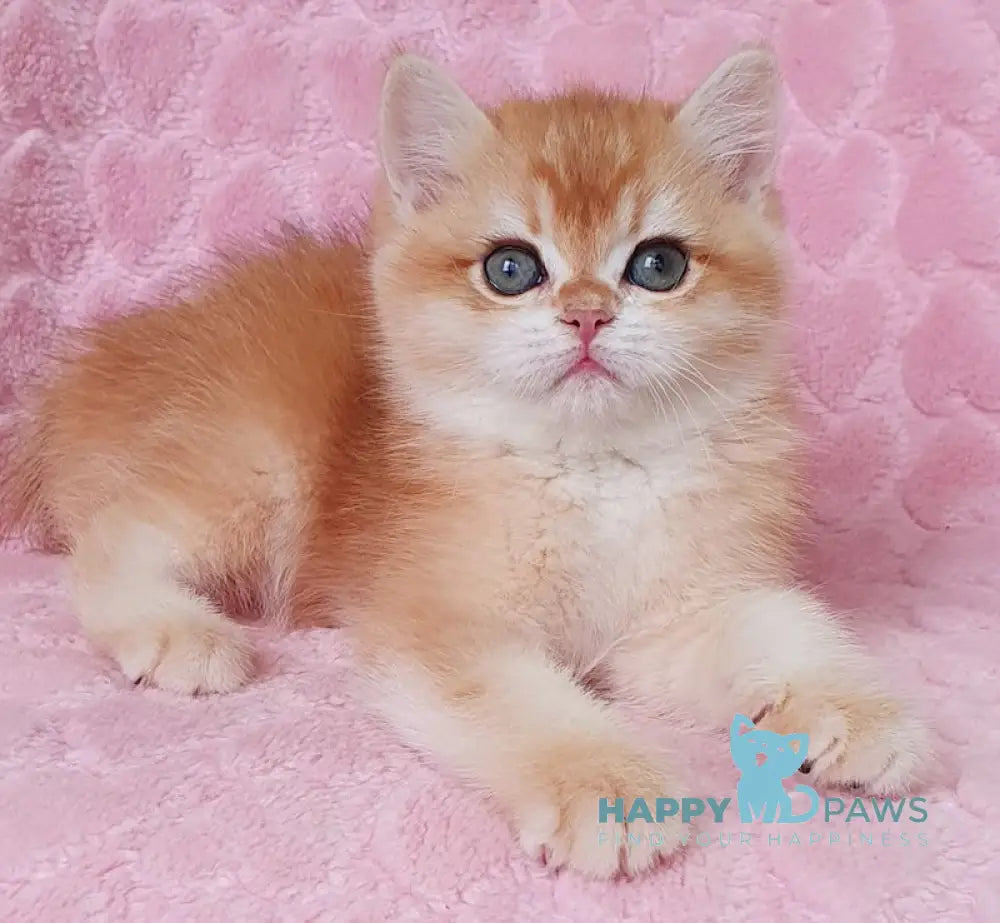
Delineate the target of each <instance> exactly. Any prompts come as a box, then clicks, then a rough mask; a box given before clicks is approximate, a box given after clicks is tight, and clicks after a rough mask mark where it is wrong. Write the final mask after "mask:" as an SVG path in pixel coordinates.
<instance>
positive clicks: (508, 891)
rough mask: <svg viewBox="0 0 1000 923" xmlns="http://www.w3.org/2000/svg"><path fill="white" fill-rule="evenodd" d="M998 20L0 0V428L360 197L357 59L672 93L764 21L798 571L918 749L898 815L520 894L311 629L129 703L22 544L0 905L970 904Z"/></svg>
mask: <svg viewBox="0 0 1000 923" xmlns="http://www.w3.org/2000/svg"><path fill="white" fill-rule="evenodd" d="M998 29H1000V6H998V5H997V4H996V3H991V2H989V0H949V2H948V3H942V2H940V0H906V2H902V0H850V2H847V0H845V2H841V3H837V4H833V3H828V2H820V0H784V2H781V0H734V2H731V3H726V2H722V0H683V2H680V0H632V2H629V0H505V2H504V3H502V4H501V3H496V2H489V0H467V2H451V3H448V2H444V0H437V2H432V3H430V4H427V3H417V2H414V0H354V2H352V0H256V2H251V0H177V2H170V0H75V2H72V3H69V2H66V0H5V2H3V3H2V4H0V413H2V414H9V411H10V408H11V407H13V406H14V404H15V402H16V401H17V400H18V398H19V397H20V395H21V393H22V391H23V388H24V383H25V381H26V379H27V377H28V376H29V375H30V372H31V370H32V369H33V368H35V367H36V365H37V363H38V361H39V358H40V357H41V356H42V355H43V353H44V351H45V349H46V347H47V345H48V344H49V343H50V342H51V340H52V338H53V336H55V335H56V334H57V332H58V330H59V328H60V327H62V326H64V325H72V324H79V323H81V322H86V321H90V320H93V319H95V318H98V317H101V316H104V315H106V314H108V313H109V312H116V311H120V310H123V309H124V308H125V307H126V306H127V305H128V304H130V303H134V302H135V301H136V300H138V299H143V298H148V297H153V296H155V295H156V293H157V292H159V291H161V290H162V289H163V288H164V287H165V286H166V285H167V284H168V283H169V282H170V281H171V280H172V279H173V278H174V277H175V276H176V275H177V274H178V273H180V272H183V271H184V270H185V269H188V268H191V267H203V266H206V265H209V264H210V262H211V258H212V256H211V255H212V253H213V252H214V251H216V250H218V249H219V248H226V249H228V248H230V247H231V242H232V241H237V242H238V241H239V240H241V239H255V238H257V237H258V236H259V235H260V234H261V233H262V232H267V231H270V230H273V229H275V228H276V227H277V226H278V224H279V223H280V222H281V221H290V222H293V223H297V224H304V225H308V226H316V227H323V226H329V225H331V224H335V223H336V222H338V221H340V220H342V219H344V218H345V217H347V216H350V215H353V214H356V213H359V212H360V211H361V210H363V208H364V203H365V196H366V190H367V189H368V188H369V183H370V181H371V179H372V176H373V174H374V170H375V161H374V157H373V150H372V130H373V125H374V114H375V110H374V102H375V98H376V91H377V77H378V59H379V56H380V55H382V54H383V53H384V52H385V51H386V49H387V48H388V47H389V46H390V45H391V44H392V43H393V42H397V41H403V42H405V43H406V44H407V45H408V46H409V47H410V48H414V49H418V50H423V51H426V52H428V53H430V54H432V55H433V56H434V57H436V58H437V59H438V60H440V61H442V62H443V63H445V64H448V65H450V66H451V67H452V68H453V69H454V71H455V72H457V74H458V75H459V76H460V77H462V78H463V79H464V80H465V82H466V83H467V85H468V86H469V87H470V89H471V90H473V91H474V92H475V93H477V94H478V95H479V96H480V98H482V99H484V100H487V101H488V100H491V99H494V98H496V97H497V96H498V95H500V94H501V93H503V91H504V89H505V88H507V87H515V88H520V89H524V88H531V89H544V88H549V87H557V86H561V85H563V84H564V82H565V81H566V80H568V79H572V78H585V79H587V80H590V81H593V82H596V83H599V84H617V85H620V86H623V87H625V88H626V89H629V90H639V89H641V88H643V87H645V88H646V90H647V91H649V92H652V93H656V94H664V95H666V94H671V93H675V92H681V91H683V90H685V89H687V88H689V87H690V86H691V85H692V84H693V82H694V81H695V80H696V79H697V77H699V76H700V75H701V74H702V73H704V71H705V69H706V68H708V67H710V66H711V65H713V64H714V63H715V62H716V61H717V60H718V59H719V58H720V57H721V56H722V55H723V54H724V53H726V52H727V51H728V50H729V49H731V48H732V47H733V46H734V45H735V44H736V43H737V42H741V41H744V40H746V39H752V38H754V37H756V36H766V37H768V38H770V40H771V41H772V42H773V43H774V45H775V47H776V49H777V52H778V54H779V56H780V59H781V62H782V65H783V68H784V71H785V76H786V81H787V99H788V118H787V124H788V140H787V145H786V149H785V153H784V157H783V160H782V165H781V170H780V178H781V183H782V185H783V187H784V189H785V191H786V194H787V212H788V220H789V223H790V226H791V230H792V233H793V236H794V239H795V245H794V248H793V253H792V257H793V263H794V270H795V271H794V277H795V282H794V285H793V287H792V290H791V293H790V297H791V300H792V302H793V304H794V312H793V321H792V323H791V325H790V328H789V332H790V346H791V349H792V352H793V355H794V359H795V364H796V369H797V371H798V374H799V376H800V378H801V382H802V395H803V400H804V407H805V409H806V411H807V422H808V428H809V432H810V435H811V442H812V446H813V460H814V464H813V480H814V484H815V486H816V491H815V522H816V529H815V534H814V535H813V536H812V537H811V548H812V551H811V553H810V554H809V556H808V561H807V562H806V564H805V565H804V569H805V571H804V572H805V575H806V576H808V577H809V578H812V579H815V580H817V581H819V582H820V583H821V585H822V586H823V587H824V592H825V593H826V595H827V596H828V597H829V598H830V599H831V600H832V601H833V602H835V603H837V604H838V605H841V606H843V607H845V609H846V610H847V611H848V613H849V614H848V616H847V617H848V618H849V619H850V621H851V622H852V623H853V624H854V625H856V626H857V627H858V629H859V631H860V632H861V633H862V634H863V635H864V637H865V639H866V640H867V642H868V643H870V644H871V645H872V647H873V648H874V649H875V650H877V651H878V652H880V653H882V654H883V655H884V656H885V657H886V658H887V663H888V666H887V668H886V669H887V672H889V673H891V674H892V676H893V677H895V678H896V680H897V681H898V683H899V684H900V686H901V687H904V688H908V689H911V690H914V691H915V692H916V694H917V696H918V699H919V701H920V702H921V704H922V707H923V708H924V709H925V711H926V713H927V714H928V715H929V717H930V718H931V719H932V720H933V721H934V722H935V723H936V726H937V730H936V741H937V745H938V752H939V755H940V759H939V761H938V763H937V765H936V766H935V767H934V768H933V770H932V771H931V772H930V774H929V778H928V781H927V783H926V786H925V787H924V789H923V792H922V794H924V795H926V796H927V798H928V815H929V816H928V819H927V821H926V823H924V824H922V825H909V826H907V825H905V824H899V825H894V824H891V823H890V824H886V825H875V824H873V825H863V824H860V823H854V822H852V823H851V824H849V825H848V824H844V823H842V822H841V823H840V824H839V825H838V824H836V823H831V824H824V823H822V822H821V821H816V822H812V823H810V824H808V825H806V829H805V830H804V831H801V835H802V837H803V839H804V840H805V842H804V843H803V844H802V845H795V844H790V843H788V842H787V841H788V838H789V834H788V832H787V829H785V830H780V831H777V833H780V834H781V836H782V841H781V843H780V844H777V843H769V842H768V837H767V831H766V830H765V831H764V836H763V839H762V841H760V842H755V843H753V844H750V845H746V846H738V845H731V846H729V847H726V848H723V847H721V846H720V845H719V843H718V842H717V838H716V842H715V845H713V846H699V845H696V844H693V845H692V846H691V847H690V848H689V850H688V853H687V855H685V856H684V857H683V858H682V859H680V860H679V861H677V862H675V863H674V864H673V865H672V866H671V867H669V868H664V869H662V870H660V871H658V872H657V873H655V874H653V875H651V876H650V877H648V878H646V879H644V880H640V881H636V882H632V883H628V882H620V883H613V884H596V883H587V882H583V881H581V880H579V879H577V878H575V877H573V876H571V875H565V874H564V875H561V876H558V877H553V876H551V875H550V874H549V873H547V872H546V871H545V870H544V869H542V868H540V867H536V866H534V865H533V864H532V863H531V862H529V861H528V860H527V859H526V858H524V857H522V856H521V855H520V853H519V851H518V849H517V848H516V846H515V845H514V843H513V841H512V839H511V837H510V835H509V833H508V831H507V828H506V826H505V824H504V822H503V820H502V818H500V817H499V816H498V815H497V814H496V813H495V811H494V810H493V809H492V808H491V807H490V806H489V805H488V804H487V803H485V802H484V801H483V800H482V799H481V798H480V797H479V796H478V795H477V794H475V793H474V792H471V791H468V790H467V789H465V788H463V787H462V786H460V785H458V784H457V783H455V782H454V781H453V780H452V779H450V778H449V777H448V776H447V775H446V774H444V773H443V772H441V771H440V770H438V769H437V768H436V767H435V766H434V765H432V764H431V763H430V762H428V761H426V760H423V759H422V758H420V757H418V756H416V755H414V754H413V753H411V752H410V751H408V750H407V749H405V748H404V747H403V746H401V745H400V744H399V743H397V742H396V740H395V738H394V737H393V735H392V733H391V732H389V731H387V730H385V729H383V728H381V727H380V726H379V725H378V724H377V723H376V722H375V721H374V720H373V719H372V718H371V717H369V716H368V715H367V714H366V712H365V711H364V709H363V708H362V707H361V706H360V705H359V704H358V703H357V702H355V701H354V698H353V697H352V686H353V676H354V667H353V666H352V659H351V656H350V651H349V650H348V649H347V645H346V642H345V640H344V639H343V638H342V637H341V636H340V635H339V634H338V633H337V632H332V631H331V632H317V633H312V634H308V635H299V636H287V637H280V636H277V635H270V634H264V635H263V636H262V638H261V649H262V667H261V675H260V678H259V680H258V681H257V682H256V683H254V684H253V685H252V686H251V687H249V688H247V689H246V690H245V691H243V692H240V693H238V694H236V695H232V696H228V697H219V698H204V699H197V700H178V699H175V698H173V697H171V696H169V695H166V694H162V693H159V692H156V691H137V690H133V689H131V688H128V687H127V685H126V684H125V683H124V682H123V680H122V677H121V676H120V674H119V673H118V671H117V670H116V669H115V668H114V666H113V665H112V664H110V663H109V662H107V661H105V660H103V659H101V658H100V657H99V656H98V655H96V654H95V653H93V652H92V650H91V648H90V647H89V646H88V645H87V644H86V643H85V642H84V641H83V640H82V639H81V637H80V634H79V632H78V629H77V626H76V624H75V621H74V618H73V615H72V611H71V607H70V605H69V602H68V600H67V597H66V594H65V590H64V582H63V577H62V573H61V566H60V564H59V561H58V560H57V559H53V558H48V557H45V556H42V555H38V554H29V553H27V552H24V551H20V550H16V549H8V550H7V551H4V552H2V555H0V919H3V920H8V921H21V920H23V921H28V920H45V921H47V923H57V921H71V920H72V921H78V920H144V921H145V920H177V921H181V920H183V921H199V920H205V921H209V920H213V921H214V920H219V919H233V920H306V919H325V920H338V921H367V920H371V921H382V920H460V921H470V923H472V921H477V923H486V921H501V920H503V921H506V920H514V919H518V920H545V921H548V920H596V919H602V920H612V919H614V920H636V921H640V920H642V921H645V920H651V919H667V920H701V919H704V920H722V919H729V920H737V919H744V920H750V919H752V920H764V919H797V920H802V921H807V920H827V919H840V918H842V916H844V915H845V914H846V913H847V912H849V913H850V915H851V917H852V918H854V919H867V920H886V921H888V920H906V921H921V920H939V919H940V920H990V921H995V920H998V919H1000V897H998V889H1000V885H998V882H1000V863H998V858H997V856H998V853H997V850H996V848H995V843H994V842H993V834H994V833H995V830H996V829H997V825H998V824H1000V808H998V804H1000V786H998V784H997V781H998V775H997V766H998V765H1000V729H998V727H997V723H996V715H997V709H998V705H1000V685H998V676H997V669H998V668H997V662H998V656H1000V633H998V619H997V603H998V600H1000V568H998V567H997V555H996V552H995V550H994V549H995V548H996V547H997V541H998V538H1000V504H998V502H997V501H998V499H1000V430H998V425H997V416H996V413H997V412H998V411H1000V371H998V369H1000V363H998V355H1000V352H998V351H1000V298H998V296H997V291H998V283H1000V247H998V237H1000V233H998V231H1000V160H998V157H1000V119H997V113H998V112H1000V40H998ZM643 733H645V734H647V735H648V737H649V740H650V746H654V745H656V746H660V745H663V744H670V745H671V746H673V747H675V748H677V749H678V750H679V751H681V753H682V756H681V757H680V761H681V762H682V764H684V765H686V766H687V767H688V778H690V779H692V785H693V786H695V787H696V788H698V789H699V791H698V792H695V793H696V794H697V793H706V794H713V795H716V796H723V795H732V794H733V790H734V786H735V781H736V770H735V768H734V767H733V766H732V763H731V761H730V759H729V757H728V747H727V744H726V741H725V739H724V737H722V736H713V735H709V734H704V733H695V732H693V731H690V730H686V729H683V728H673V727H668V726H663V725H648V726H646V728H645V729H644V731H643ZM833 830H836V831H839V832H840V833H841V834H842V837H843V841H842V842H841V843H837V844H831V843H830V842H829V833H830V832H831V831H833ZM849 830H852V831H853V832H854V833H855V834H857V833H858V832H864V831H866V830H867V831H868V832H869V833H870V832H872V831H874V832H875V843H874V844H873V845H857V844H856V843H855V844H854V845H849V844H848V843H847V832H848V831H849ZM901 830H906V831H908V832H909V833H910V834H911V836H912V837H913V840H912V842H911V845H909V846H906V845H902V844H901V842H900V840H899V837H898V834H899V832H900V831H901ZM810 832H815V833H817V834H819V835H820V836H821V839H822V842H819V843H812V844H810V843H809V842H808V838H807V834H808V833H810ZM918 832H923V833H925V834H926V837H927V841H928V843H927V845H926V846H922V845H918V844H917V843H916V833H918ZM883 833H888V834H889V836H890V843H889V845H884V844H883V843H882V841H881V837H882V834H883Z"/></svg>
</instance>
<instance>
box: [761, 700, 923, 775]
mask: <svg viewBox="0 0 1000 923" xmlns="http://www.w3.org/2000/svg"><path fill="white" fill-rule="evenodd" d="M757 725H758V727H762V728H766V729H768V730H772V731H776V732H778V733H780V734H792V733H806V734H808V735H809V751H808V754H807V756H806V760H805V762H804V763H803V765H802V770H801V771H802V772H804V773H808V774H809V775H810V778H811V779H815V780H816V782H817V783H819V784H827V785H835V786H843V787H851V788H855V787H856V788H862V789H864V790H865V791H868V792H872V793H874V794H885V795H891V794H895V793H898V792H902V791H905V790H906V789H907V788H908V787H909V785H910V784H911V783H912V781H913V779H914V777H915V775H916V773H917V771H918V770H919V768H920V766H921V764H922V763H923V762H924V761H925V760H926V758H927V756H928V753H929V740H928V734H927V730H926V728H925V727H924V725H923V724H922V723H921V722H920V721H919V719H917V718H916V716H914V715H913V714H912V713H911V712H910V711H909V710H908V709H907V708H906V707H905V706H904V705H903V704H902V703H901V702H899V701H897V700H896V699H894V698H893V697H892V696H889V695H886V694H883V693H880V692H875V691H870V690H865V689H864V688H863V687H862V688H859V689H858V690H856V691H853V692H843V691H839V692H829V691H822V690H816V691H809V690H803V691H801V692H794V691H793V692H790V694H789V695H788V696H787V697H786V698H785V700H784V701H782V702H780V703H778V704H777V705H775V706H774V707H772V708H769V709H766V710H765V713H764V715H763V717H762V718H761V719H760V720H759V721H758V722H757Z"/></svg>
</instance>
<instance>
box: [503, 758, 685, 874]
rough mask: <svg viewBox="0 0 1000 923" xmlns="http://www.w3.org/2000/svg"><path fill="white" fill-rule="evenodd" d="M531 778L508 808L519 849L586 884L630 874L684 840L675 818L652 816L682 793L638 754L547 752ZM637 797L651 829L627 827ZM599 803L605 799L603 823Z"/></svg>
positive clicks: (639, 824) (637, 822) (639, 823)
mask: <svg viewBox="0 0 1000 923" xmlns="http://www.w3.org/2000/svg"><path fill="white" fill-rule="evenodd" d="M531 776H532V778H529V779H527V780H525V781H526V782H527V785H526V786H525V787H524V788H523V789H522V792H523V794H522V795H520V796H519V797H518V798H517V799H516V803H515V804H514V815H515V823H516V827H517V831H518V834H519V837H520V841H521V845H522V847H523V848H524V849H525V850H526V851H527V852H528V853H529V854H530V855H532V856H534V857H536V858H541V859H543V860H544V861H545V862H546V864H547V865H548V866H549V867H550V868H556V869H558V868H563V867H567V868H570V869H573V870H574V871H577V872H580V873H582V874H584V875H588V876H590V877H593V878H610V877H613V876H615V875H617V874H619V873H622V874H625V875H634V874H637V873H639V872H643V871H645V870H647V869H649V868H651V867H653V866H654V865H655V864H656V863H657V862H658V861H659V860H660V859H661V858H663V857H665V856H668V855H670V853H672V852H674V851H676V850H677V849H678V848H680V846H681V845H682V844H683V842H684V840H685V839H686V835H687V831H688V829H689V828H688V825H687V824H685V823H682V822H681V820H680V819H679V818H677V817H674V816H663V815H662V814H661V816H660V818H659V819H657V813H656V812H657V799H667V798H671V797H673V796H675V795H676V794H677V793H678V792H679V791H681V790H682V789H681V787H680V786H678V785H677V784H676V783H672V782H671V780H670V779H668V778H667V777H665V776H664V775H663V773H662V772H661V771H660V770H659V769H658V768H657V767H656V766H655V765H653V764H652V763H651V762H649V761H648V760H646V758H645V757H643V756H642V755H639V754H624V753H622V752H621V751H620V750H617V749H610V750H609V751H608V752H606V753H605V752H603V751H601V750H598V751H585V750H577V749H575V748H574V749H564V750H559V751H553V752H551V753H547V754H546V755H545V756H544V758H543V759H541V760H539V761H537V763H536V765H535V767H534V768H533V771H532V773H531ZM639 798H642V799H644V800H645V804H646V805H647V806H648V807H649V810H650V813H651V815H652V821H651V822H650V821H647V820H645V819H641V818H639V817H637V816H633V819H632V820H631V821H629V820H628V816H629V813H630V810H631V808H632V806H633V802H634V801H635V800H636V799H639ZM602 799H607V800H606V802H605V804H606V806H607V807H606V813H605V819H604V822H603V823H602V822H601V820H602V819H601V813H600V812H601V804H602ZM618 799H621V801H620V802H618V801H617V800H618ZM618 808H620V809H621V810H620V812H619V811H618V810H616V809H618Z"/></svg>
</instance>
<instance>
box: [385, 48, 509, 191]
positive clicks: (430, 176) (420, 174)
mask: <svg viewBox="0 0 1000 923" xmlns="http://www.w3.org/2000/svg"><path fill="white" fill-rule="evenodd" d="M495 131H496V129H495V128H494V127H493V124H492V123H491V122H490V120H489V119H488V118H487V117H486V114H485V113H484V112H483V111H482V110H481V109H480V108H479V107H478V106H477V105H476V104H475V103H474V102H473V101H472V100H471V99H470V98H469V97H468V96H467V95H466V94H465V92H464V91H463V90H462V89H461V87H459V86H458V84H457V83H455V81H453V80H452V79H451V77H449V76H448V75H447V74H446V73H445V72H444V71H443V70H441V69H440V68H439V67H437V66H436V65H434V64H432V63H431V62H430V61H428V60H426V59H424V58H421V57H418V56H416V55H410V54H404V55H400V56H399V57H397V58H395V59H394V60H393V62H392V63H391V64H390V65H389V69H388V71H387V73H386V76H385V81H384V83H383V84H382V102H381V109H380V112H379V148H380V153H381V155H382V168H383V170H384V171H385V178H386V182H387V183H388V184H389V189H390V191H391V192H392V195H393V199H394V200H395V203H396V204H397V206H399V205H403V206H404V207H408V208H410V209H413V210H416V211H419V210H420V209H422V208H425V207H426V206H428V205H430V204H432V203H433V202H436V201H437V200H438V199H439V198H440V197H441V195H442V193H443V192H445V190H446V189H448V188H449V187H450V186H453V185H454V184H455V183H456V182H457V181H458V179H459V178H460V176H461V173H462V167H463V166H464V164H465V162H466V159H467V158H468V156H469V154H470V153H471V152H473V151H474V150H476V149H477V147H480V146H481V145H483V144H484V143H486V142H487V141H488V140H489V139H490V138H491V136H492V135H493V134H494V133H495Z"/></svg>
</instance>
